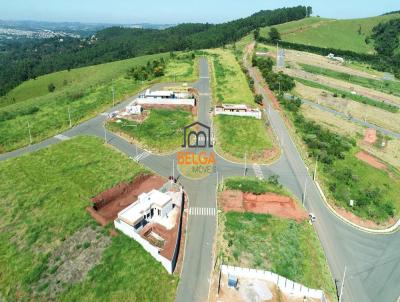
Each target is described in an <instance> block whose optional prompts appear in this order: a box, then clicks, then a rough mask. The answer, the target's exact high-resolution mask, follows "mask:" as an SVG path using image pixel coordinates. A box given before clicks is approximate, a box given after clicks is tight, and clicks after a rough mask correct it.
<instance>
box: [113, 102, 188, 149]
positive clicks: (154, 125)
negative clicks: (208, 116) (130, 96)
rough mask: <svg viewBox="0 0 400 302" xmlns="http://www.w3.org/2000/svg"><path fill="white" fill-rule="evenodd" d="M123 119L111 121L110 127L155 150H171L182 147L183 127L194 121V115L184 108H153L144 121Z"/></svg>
mask: <svg viewBox="0 0 400 302" xmlns="http://www.w3.org/2000/svg"><path fill="white" fill-rule="evenodd" d="M121 121H122V122H121V123H117V122H112V123H109V124H108V127H109V129H110V130H111V131H115V132H122V133H124V134H126V135H128V136H129V137H131V138H133V139H134V140H136V141H139V142H140V143H141V144H143V146H144V147H146V148H148V149H151V150H153V151H156V152H169V151H174V150H177V149H179V148H180V146H181V145H182V142H183V130H182V129H183V127H185V126H186V125H189V124H190V123H192V122H193V116H192V114H191V113H190V112H188V111H184V110H168V109H152V110H151V111H150V116H149V117H148V118H147V119H146V120H145V121H144V122H143V123H137V122H133V121H129V120H121Z"/></svg>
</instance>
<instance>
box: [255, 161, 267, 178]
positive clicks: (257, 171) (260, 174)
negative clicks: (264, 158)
mask: <svg viewBox="0 0 400 302" xmlns="http://www.w3.org/2000/svg"><path fill="white" fill-rule="evenodd" d="M253 170H254V174H255V175H256V177H257V178H259V179H264V174H263V172H262V170H261V167H260V166H259V165H258V164H253Z"/></svg>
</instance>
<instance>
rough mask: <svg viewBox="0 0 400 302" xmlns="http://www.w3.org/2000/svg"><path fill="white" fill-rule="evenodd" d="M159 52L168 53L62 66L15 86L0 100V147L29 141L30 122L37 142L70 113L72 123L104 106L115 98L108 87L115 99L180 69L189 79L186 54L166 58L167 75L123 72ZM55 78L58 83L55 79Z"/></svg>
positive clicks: (58, 129)
mask: <svg viewBox="0 0 400 302" xmlns="http://www.w3.org/2000/svg"><path fill="white" fill-rule="evenodd" d="M160 57H165V58H166V57H167V55H165V54H164V55H153V56H144V57H138V58H134V59H129V60H124V61H118V62H113V63H107V64H102V65H96V66H91V67H85V68H79V69H76V70H71V71H70V72H68V71H62V72H57V73H54V74H49V75H45V76H43V77H40V78H38V79H37V80H32V81H28V82H26V83H23V84H21V85H20V86H18V87H17V88H15V91H17V92H15V93H16V97H18V99H16V100H18V101H16V102H15V103H13V104H9V105H7V104H6V103H3V106H1V105H0V153H2V152H5V151H10V150H13V149H17V148H20V147H22V146H25V145H28V144H29V132H28V122H29V124H30V130H31V134H32V139H33V142H38V141H41V140H43V139H44V138H47V137H49V136H52V135H54V134H56V133H59V132H61V131H63V130H65V129H67V128H68V127H69V113H70V115H71V120H72V124H73V125H76V124H78V123H80V122H82V121H83V120H86V119H88V118H90V117H93V116H95V115H97V114H99V113H100V112H103V111H104V110H106V109H107V108H109V107H110V106H111V105H112V104H113V101H112V87H114V89H115V99H116V102H119V101H121V100H123V99H125V98H127V97H128V96H131V95H133V94H135V93H137V92H139V91H140V90H142V89H144V88H145V87H147V86H149V85H150V84H152V83H154V82H158V81H171V75H170V74H173V73H180V75H179V76H178V77H177V80H179V81H183V80H184V78H185V76H186V75H188V78H189V79H193V73H194V72H196V68H193V67H191V66H189V65H188V61H187V60H186V59H185V60H178V59H175V60H172V61H170V63H169V64H172V65H171V66H169V65H168V64H167V76H165V77H160V78H156V79H153V80H150V81H143V82H142V81H136V82H135V81H134V80H133V79H129V78H126V72H127V70H128V69H130V68H132V67H134V66H141V65H146V63H147V62H148V61H152V60H154V59H158V58H160ZM181 65H182V66H181ZM190 72H192V74H190ZM189 74H190V75H189ZM64 80H65V81H66V82H65V86H63V85H64ZM59 81H61V83H62V84H61V85H59V84H57V83H58V82H59ZM50 82H55V84H56V90H55V92H53V93H49V92H48V91H46V90H47V85H48V83H50ZM13 91H14V90H13ZM12 93H13V92H11V94H12Z"/></svg>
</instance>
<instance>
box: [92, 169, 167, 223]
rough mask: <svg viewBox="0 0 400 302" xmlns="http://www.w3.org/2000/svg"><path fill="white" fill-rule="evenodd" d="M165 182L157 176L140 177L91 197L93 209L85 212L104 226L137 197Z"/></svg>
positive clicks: (159, 186)
mask: <svg viewBox="0 0 400 302" xmlns="http://www.w3.org/2000/svg"><path fill="white" fill-rule="evenodd" d="M165 182H166V180H165V179H164V178H162V177H161V176H157V175H151V174H147V175H140V176H138V177H136V178H135V180H133V181H131V182H129V183H127V182H123V183H120V184H118V185H116V186H115V187H113V188H111V189H108V190H107V191H104V192H103V193H100V194H99V195H97V196H95V197H93V198H92V199H91V201H92V202H93V207H87V208H86V210H87V211H88V212H89V213H90V215H92V217H93V218H94V219H95V220H96V221H97V222H98V223H100V224H101V225H103V226H104V225H106V224H107V223H109V222H110V221H113V220H114V219H115V218H116V217H117V215H118V212H120V211H121V210H123V209H125V208H126V207H127V206H129V205H130V204H132V203H133V202H134V201H136V200H137V198H138V196H139V195H140V194H142V193H144V192H149V191H151V190H152V189H159V188H161V187H162V185H163V184H164V183H165Z"/></svg>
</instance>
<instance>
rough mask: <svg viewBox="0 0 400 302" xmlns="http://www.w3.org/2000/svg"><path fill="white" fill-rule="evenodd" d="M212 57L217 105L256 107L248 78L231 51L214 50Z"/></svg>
mask: <svg viewBox="0 0 400 302" xmlns="http://www.w3.org/2000/svg"><path fill="white" fill-rule="evenodd" d="M207 52H208V53H209V54H210V55H211V59H212V63H213V71H214V78H213V80H214V83H213V90H214V95H215V96H216V100H214V101H215V102H217V103H227V104H247V105H249V106H251V107H256V104H255V103H254V98H253V94H252V92H251V90H250V88H249V85H248V83H247V80H246V76H245V75H244V73H243V72H242V70H241V68H240V65H239V63H238V62H237V61H236V59H235V56H234V55H233V53H232V52H231V51H230V50H223V49H213V50H208V51H207Z"/></svg>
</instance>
